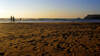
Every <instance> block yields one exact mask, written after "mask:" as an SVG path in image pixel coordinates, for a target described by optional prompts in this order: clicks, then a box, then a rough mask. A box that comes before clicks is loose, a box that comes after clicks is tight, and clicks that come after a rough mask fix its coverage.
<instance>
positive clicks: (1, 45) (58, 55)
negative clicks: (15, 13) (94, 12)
mask: <svg viewBox="0 0 100 56" xmlns="http://www.w3.org/2000/svg"><path fill="white" fill-rule="evenodd" d="M99 55H100V23H0V56H99Z"/></svg>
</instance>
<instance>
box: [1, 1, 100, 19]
mask: <svg viewBox="0 0 100 56" xmlns="http://www.w3.org/2000/svg"><path fill="white" fill-rule="evenodd" d="M87 14H100V0H0V17H3V18H5V17H10V16H11V15H13V16H15V17H24V18H59V17H60V18H73V17H84V16H85V15H87Z"/></svg>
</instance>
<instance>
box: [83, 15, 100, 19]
mask: <svg viewBox="0 0 100 56" xmlns="http://www.w3.org/2000/svg"><path fill="white" fill-rule="evenodd" d="M84 19H100V15H88V16H86V17H85V18H84Z"/></svg>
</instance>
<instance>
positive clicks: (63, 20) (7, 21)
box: [0, 19, 100, 23]
mask: <svg viewBox="0 0 100 56" xmlns="http://www.w3.org/2000/svg"><path fill="white" fill-rule="evenodd" d="M40 22H51V23H52V22H96V23H99V22H100V20H98V19H22V20H19V19H16V20H15V21H14V22H12V21H11V20H10V19H0V23H40Z"/></svg>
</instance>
